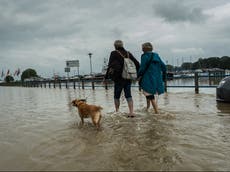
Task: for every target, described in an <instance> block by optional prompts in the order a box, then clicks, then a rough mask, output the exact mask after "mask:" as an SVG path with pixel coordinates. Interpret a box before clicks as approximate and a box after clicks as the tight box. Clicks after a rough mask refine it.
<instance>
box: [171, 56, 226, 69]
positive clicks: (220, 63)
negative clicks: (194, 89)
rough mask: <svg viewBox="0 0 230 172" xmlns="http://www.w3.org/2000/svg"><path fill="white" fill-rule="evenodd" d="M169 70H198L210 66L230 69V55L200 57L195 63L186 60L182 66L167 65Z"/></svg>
mask: <svg viewBox="0 0 230 172" xmlns="http://www.w3.org/2000/svg"><path fill="white" fill-rule="evenodd" d="M167 67H168V71H173V70H196V69H210V68H220V69H230V57H228V56H223V57H221V58H220V57H209V58H204V59H203V58H199V59H198V61H196V62H194V63H189V62H185V63H183V64H182V65H181V66H172V65H167Z"/></svg>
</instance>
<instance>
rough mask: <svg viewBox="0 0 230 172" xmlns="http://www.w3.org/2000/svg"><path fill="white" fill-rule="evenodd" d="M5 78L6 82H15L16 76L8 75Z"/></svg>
mask: <svg viewBox="0 0 230 172" xmlns="http://www.w3.org/2000/svg"><path fill="white" fill-rule="evenodd" d="M4 80H5V82H6V83H9V82H13V81H14V78H13V77H12V76H11V75H7V76H6V77H5V79H4Z"/></svg>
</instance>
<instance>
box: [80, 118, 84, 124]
mask: <svg viewBox="0 0 230 172" xmlns="http://www.w3.org/2000/svg"><path fill="white" fill-rule="evenodd" d="M81 125H84V118H83V116H81Z"/></svg>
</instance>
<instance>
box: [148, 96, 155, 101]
mask: <svg viewBox="0 0 230 172" xmlns="http://www.w3.org/2000/svg"><path fill="white" fill-rule="evenodd" d="M146 99H148V100H154V99H155V97H154V95H149V96H146Z"/></svg>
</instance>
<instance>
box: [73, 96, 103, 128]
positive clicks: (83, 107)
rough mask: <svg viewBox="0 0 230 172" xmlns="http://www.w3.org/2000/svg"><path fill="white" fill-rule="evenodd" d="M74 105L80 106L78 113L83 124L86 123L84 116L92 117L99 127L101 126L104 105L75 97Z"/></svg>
mask: <svg viewBox="0 0 230 172" xmlns="http://www.w3.org/2000/svg"><path fill="white" fill-rule="evenodd" d="M72 105H73V106H76V107H77V108H78V113H79V116H80V118H81V122H82V124H84V118H89V117H91V119H92V122H93V124H94V125H95V126H96V127H97V129H99V128H100V120H101V110H102V107H100V106H95V105H89V104H87V103H86V100H84V99H79V100H78V99H75V100H73V101H72Z"/></svg>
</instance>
